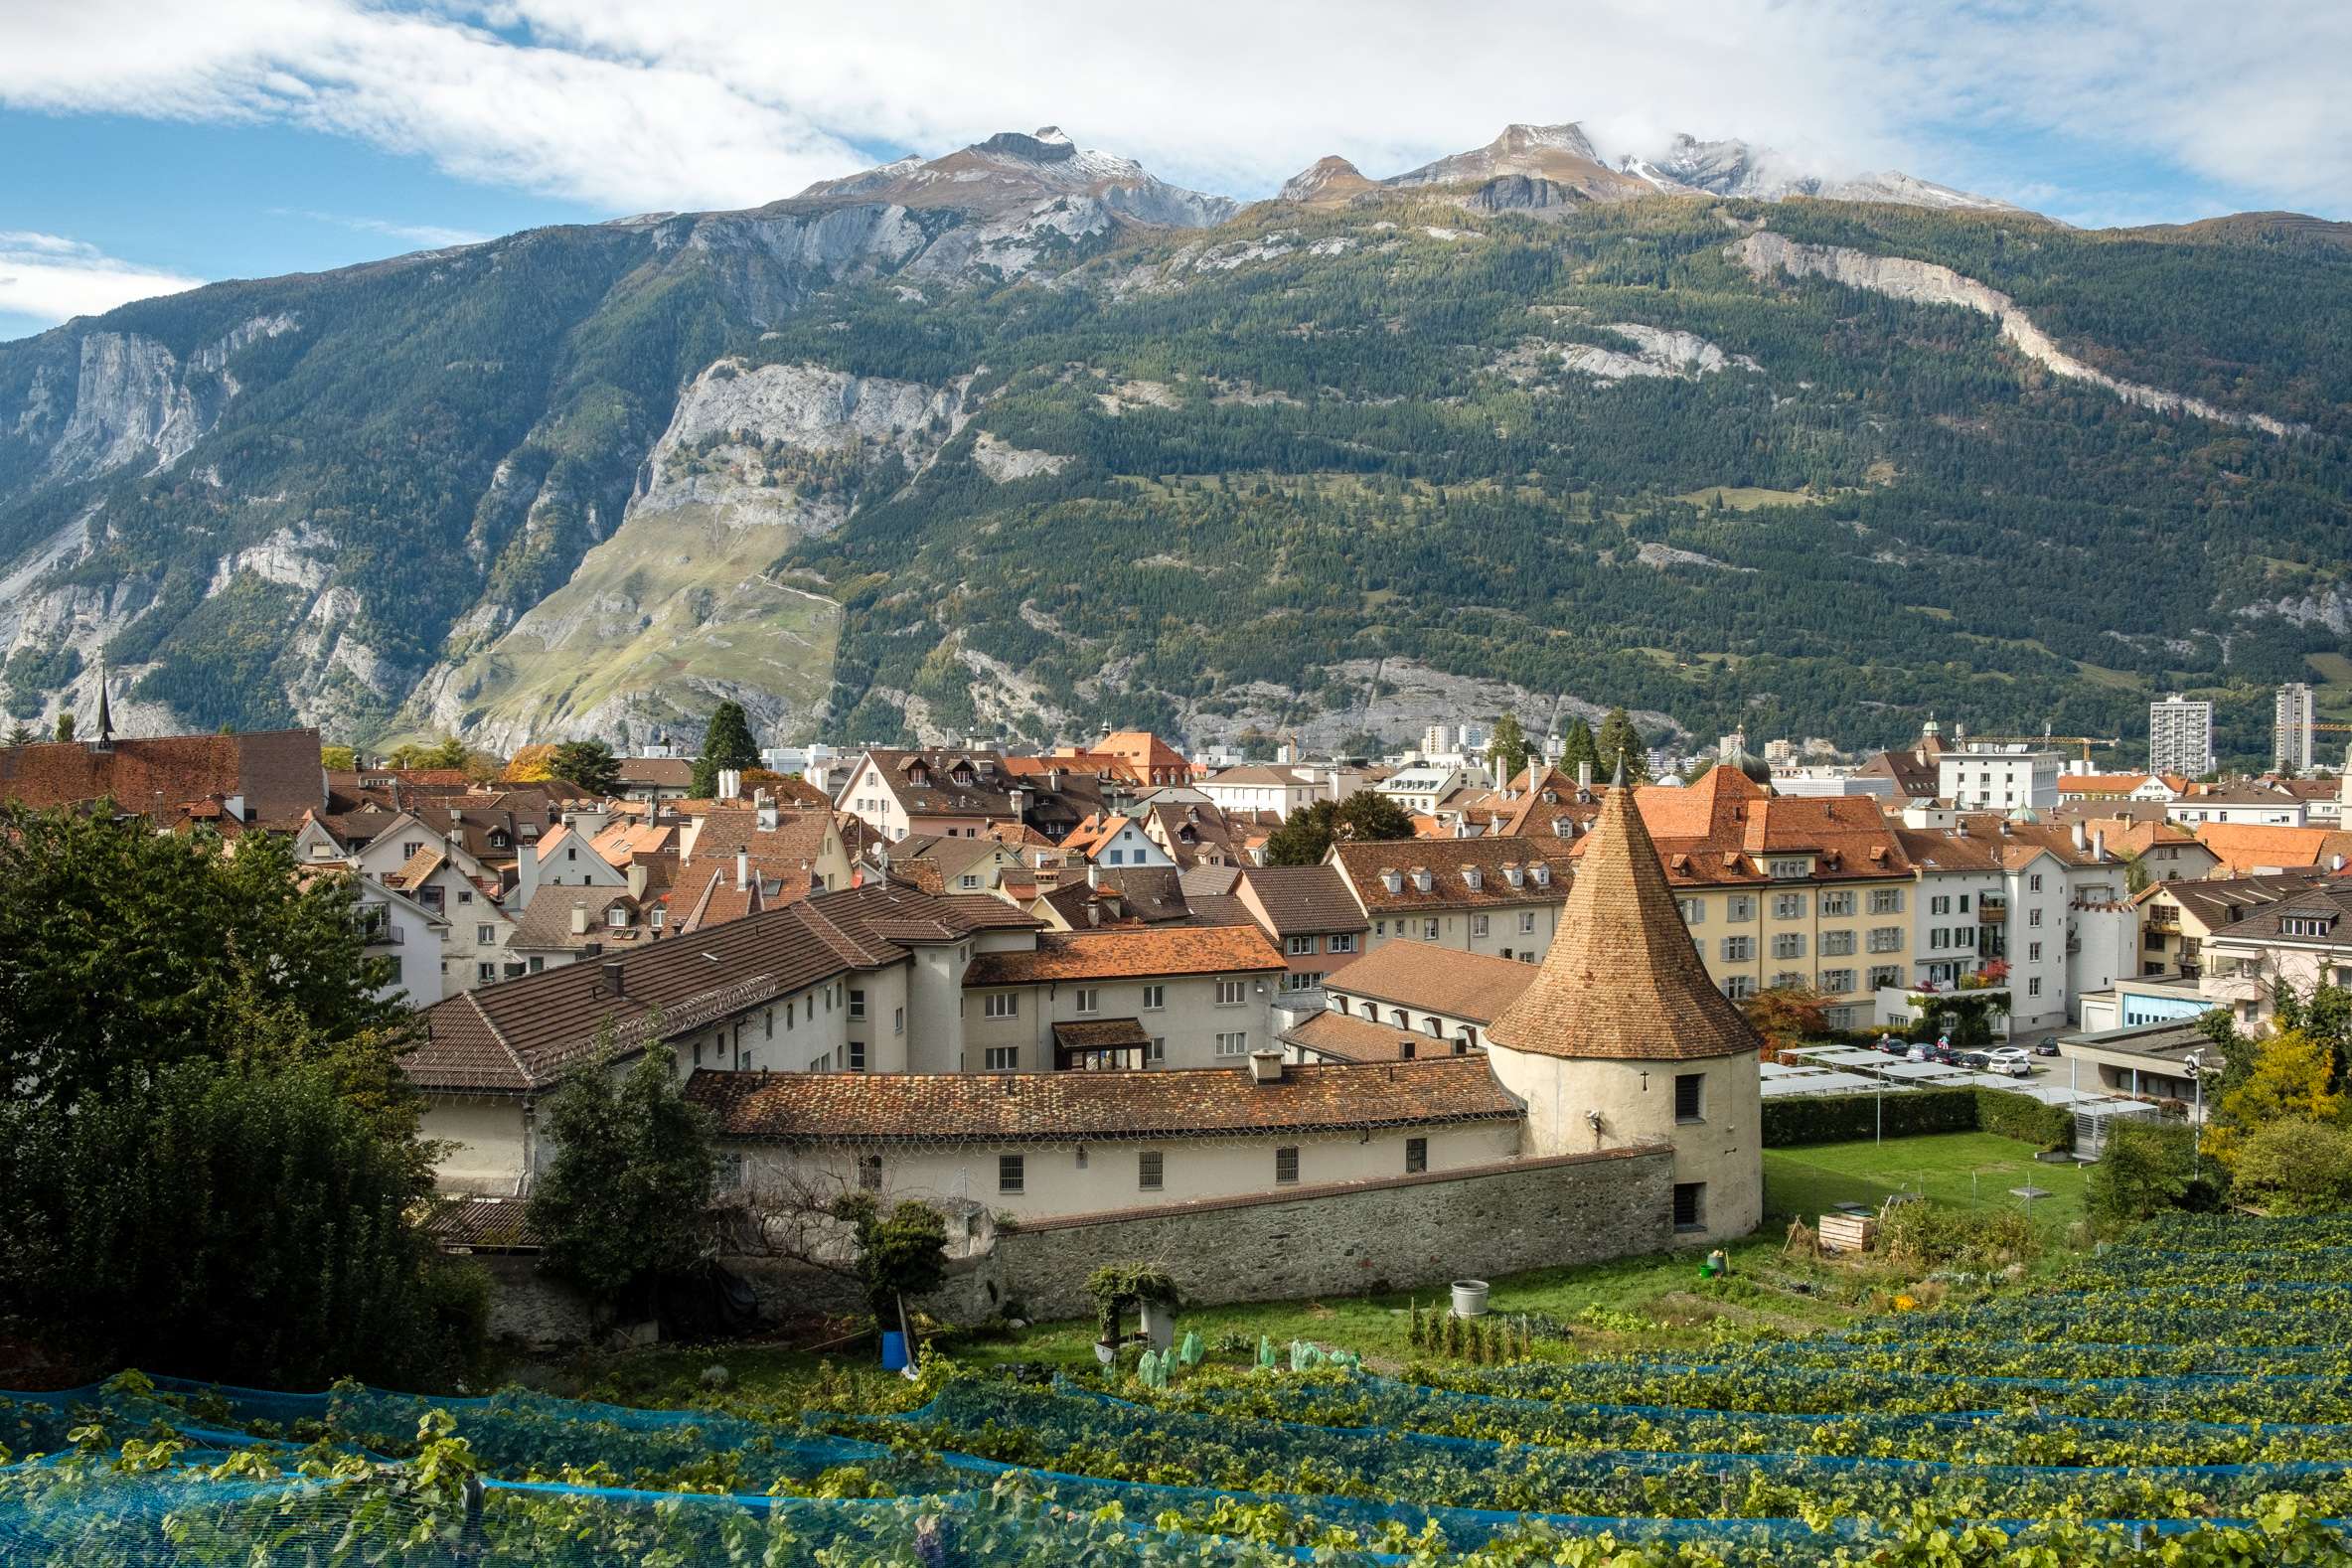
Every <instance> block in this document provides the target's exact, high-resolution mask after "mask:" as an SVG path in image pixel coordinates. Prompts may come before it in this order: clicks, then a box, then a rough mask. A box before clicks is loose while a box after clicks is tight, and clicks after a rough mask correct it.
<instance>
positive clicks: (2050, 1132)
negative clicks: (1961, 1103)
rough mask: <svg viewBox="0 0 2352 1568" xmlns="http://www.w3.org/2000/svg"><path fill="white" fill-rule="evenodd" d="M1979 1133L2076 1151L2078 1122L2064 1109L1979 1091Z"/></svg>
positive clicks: (2016, 1096)
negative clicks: (2076, 1123)
mask: <svg viewBox="0 0 2352 1568" xmlns="http://www.w3.org/2000/svg"><path fill="white" fill-rule="evenodd" d="M1976 1131H1978V1132H1980V1133H1998V1134H1999V1135H2000V1136H2001V1137H2003V1138H2014V1139H2017V1140H2018V1141H2019V1142H2021V1143H2028V1144H2033V1145H2035V1146H2036V1147H2038V1148H2042V1149H2072V1148H2073V1147H2074V1146H2075V1118H2074V1113H2073V1112H2072V1111H2069V1110H2067V1109H2066V1108H2065V1107H2063V1106H2057V1105H2044V1104H2043V1103H2042V1102H2041V1101H2039V1100H2036V1099H2033V1098H2031V1097H2029V1096H2027V1095H2022V1094H2011V1093H2010V1092H2009V1091H2008V1090H2006V1089H1978V1090H1977V1091H1976Z"/></svg>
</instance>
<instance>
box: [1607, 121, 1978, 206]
mask: <svg viewBox="0 0 2352 1568" xmlns="http://www.w3.org/2000/svg"><path fill="white" fill-rule="evenodd" d="M1619 167H1620V168H1621V169H1622V170H1624V171H1625V172H1626V173H1628V174H1630V175H1633V176H1635V177H1636V178H1638V179H1640V180H1642V181H1643V182H1644V183H1645V184H1646V185H1648V186H1650V187H1651V188H1653V189H1656V190H1660V191H1666V192H1670V193H1674V194H1678V195H1686V194H1690V193H1693V192H1701V191H1703V192H1706V193H1707V194H1709V195H1712V196H1729V197H1747V198H1750V199H1752V200H1755V201H1762V202H1779V201H1785V200H1787V199H1788V198H1790V197H1792V196H1809V197H1814V198H1817V199H1819V200H1822V201H1831V202H1887V203H1892V204H1895V205H1897V206H1902V207H1934V208H1944V209H1949V210H1956V211H1957V210H1976V211H1983V212H2007V213H2014V212H2018V211H2020V209H2019V208H2017V207H2015V206H2012V205H2011V204H2010V203H2007V202H2003V201H2000V200H1998V199H1996V198H1994V197H1990V196H1978V195H1975V194H1974V193H1973V192H1969V191H1956V190H1954V189H1953V188H1952V187H1951V186H1948V185H1938V184H1936V183H1934V182H1933V181H1930V180H1921V179H1915V178H1913V177H1912V176H1911V175H1908V174H1904V173H1901V172H1900V171H1897V170H1892V169H1889V170H1884V171H1881V172H1879V173H1876V174H1862V175H1855V176H1852V177H1849V178H1843V179H1840V178H1834V177H1831V176H1827V175H1824V174H1823V173H1821V172H1820V171H1819V170H1817V169H1813V168H1810V167H1808V166H1806V165H1804V164H1803V163H1801V162H1799V161H1797V160H1795V159H1791V158H1789V157H1786V156H1784V155H1783V154H1781V153H1779V152H1776V151H1774V150H1773V149H1771V148H1769V147H1752V146H1750V145H1749V144H1748V143H1746V142H1744V141H1738V140H1730V139H1727V140H1722V141H1700V140H1699V139H1698V138H1696V137H1694V136H1689V135H1680V136H1676V137H1675V138H1674V139H1673V141H1672V142H1671V143H1670V144H1668V146H1667V147H1666V148H1665V150H1664V151H1663V152H1661V153H1659V154H1658V155H1657V156H1655V157H1654V158H1643V157H1637V156H1633V155H1630V154H1629V155H1627V156H1626V157H1624V158H1622V159H1621V160H1620V161H1619Z"/></svg>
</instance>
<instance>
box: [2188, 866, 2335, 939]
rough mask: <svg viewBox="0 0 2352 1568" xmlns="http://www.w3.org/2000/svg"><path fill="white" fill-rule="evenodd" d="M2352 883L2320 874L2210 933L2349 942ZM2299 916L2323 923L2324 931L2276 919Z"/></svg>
mask: <svg viewBox="0 0 2352 1568" xmlns="http://www.w3.org/2000/svg"><path fill="white" fill-rule="evenodd" d="M2347 915H2352V886H2347V885H2345V883H2344V882H2342V881H2341V880H2339V879H2338V878H2336V877H2333V876H2323V877H2319V878H2317V879H2316V880H2314V881H2313V882H2312V883H2311V885H2310V886H2308V887H2306V888H2304V889H2303V890H2302V891H2301V892H2299V893H2292V894H2289V895H2288V896H2286V897H2284V898H2281V899H2279V900H2278V901H2277V902H2275V903H2269V904H2264V905H2263V906H2261V907H2260V908H2258V909H2255V910H2252V911H2250V912H2249V913H2248V914H2247V915H2246V917H2245V918H2244V919H2242V920H2239V921H2238V922H2237V923H2235V924H2234V925H2230V926H2226V927H2224V928H2223V929H2221V930H2219V931H2216V932H2214V933H2213V937H2212V940H2214V941H2216V942H2224V941H2228V942H2291V943H2304V944H2310V943H2318V944H2322V945H2324V946H2327V947H2344V946H2347V945H2352V919H2346V918H2345V917H2346V916H2347ZM2288 919H2301V920H2303V921H2305V922H2317V923H2320V924H2323V925H2324V926H2325V927H2326V930H2325V931H2324V932H2314V931H2293V932H2290V931H2288V930H2286V929H2285V928H2284V926H2283V925H2281V923H2280V922H2282V921H2285V920H2288Z"/></svg>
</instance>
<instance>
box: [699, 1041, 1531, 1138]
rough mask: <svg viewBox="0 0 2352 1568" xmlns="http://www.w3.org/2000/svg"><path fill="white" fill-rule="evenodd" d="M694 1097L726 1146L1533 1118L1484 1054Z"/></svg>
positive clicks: (746, 1089) (804, 1085)
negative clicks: (1258, 1071) (1254, 1074)
mask: <svg viewBox="0 0 2352 1568" xmlns="http://www.w3.org/2000/svg"><path fill="white" fill-rule="evenodd" d="M686 1092H687V1095H688V1097H689V1098H690V1099H692V1100H694V1101H695V1102H696V1103H697V1104H699V1105H701V1106H703V1107H704V1108H705V1109H706V1110H707V1111H709V1112H710V1113H711V1114H712V1115H713V1116H714V1117H715V1118H716V1119H717V1122H718V1129H719V1136H720V1137H721V1138H741V1139H763V1140H777V1141H784V1142H813V1143H814V1142H822V1143H832V1142H849V1143H873V1144H907V1143H989V1144H997V1143H1059V1142H1068V1141H1072V1140H1075V1139H1080V1138H1085V1139H1113V1138H1136V1139H1145V1138H1149V1139H1162V1138H1199V1137H1217V1136H1220V1135H1231V1134H1253V1133H1255V1134H1270V1135H1271V1134H1281V1133H1286V1132H1301V1133H1304V1132H1315V1131H1325V1130H1337V1129H1341V1128H1347V1129H1354V1128H1383V1127H1416V1126H1423V1125H1427V1124H1430V1123H1442V1122H1479V1121H1506V1120H1511V1119H1514V1118H1516V1117H1519V1116H1521V1115H1523V1114H1524V1111H1523V1109H1522V1107H1521V1106H1520V1104H1519V1102H1518V1101H1517V1100H1516V1099H1514V1098H1513V1097H1512V1096H1511V1095H1510V1093H1509V1092H1508V1091H1507V1090H1505V1089H1504V1088H1503V1087H1502V1086H1501V1085H1500V1084H1499V1083H1496V1082H1495V1081H1494V1075H1493V1073H1491V1072H1490V1071H1489V1070H1488V1067H1487V1062H1486V1059H1485V1058H1484V1057H1482V1056H1447V1057H1438V1058H1433V1059H1431V1060H1428V1061H1409V1062H1405V1061H1400V1062H1394V1063H1387V1064H1380V1065H1373V1066H1339V1065H1312V1066H1287V1067H1285V1068H1284V1069H1283V1075H1282V1078H1281V1080H1280V1081H1279V1082H1275V1083H1268V1084H1258V1083H1254V1082H1252V1081H1251V1077H1250V1073H1249V1070H1248V1069H1247V1068H1231V1067H1201V1068H1186V1069H1179V1070H1176V1071H1173V1072H1158V1071H1151V1072H1046V1073H860V1072H838V1073H757V1072H721V1071H710V1070H705V1071H700V1072H697V1073H696V1074H695V1075H694V1076H693V1077H691V1078H689V1079H688V1080H687V1087H686Z"/></svg>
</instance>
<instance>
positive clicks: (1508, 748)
mask: <svg viewBox="0 0 2352 1568" xmlns="http://www.w3.org/2000/svg"><path fill="white" fill-rule="evenodd" d="M1532 750H1533V748H1532V747H1530V746H1529V745H1528V744H1527V731H1526V730H1525V729H1524V728H1522V727H1521V726H1520V724H1519V715H1518V714H1516V713H1505V714H1503V715H1502V716H1501V717H1500V718H1497V719H1496V720H1494V733H1493V736H1492V738H1490V740H1489V741H1488V742H1487V766H1488V768H1489V769H1490V770H1491V771H1492V773H1493V774H1494V782H1495V783H1497V784H1507V783H1509V782H1510V781H1511V780H1512V779H1514V778H1517V777H1518V776H1519V773H1520V772H1521V771H1522V770H1523V769H1524V768H1525V767H1526V766H1527V758H1528V756H1529V755H1530V754H1531V752H1532Z"/></svg>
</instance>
